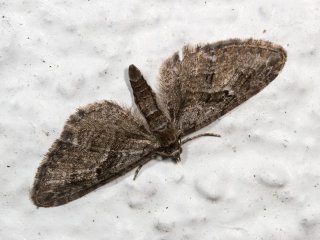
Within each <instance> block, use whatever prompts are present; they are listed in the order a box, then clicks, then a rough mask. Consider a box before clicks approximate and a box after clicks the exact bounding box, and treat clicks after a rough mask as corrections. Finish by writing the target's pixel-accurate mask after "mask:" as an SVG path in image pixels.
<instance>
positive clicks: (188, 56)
mask: <svg viewBox="0 0 320 240" xmlns="http://www.w3.org/2000/svg"><path fill="white" fill-rule="evenodd" d="M286 58H287V55H286V51H285V50H284V49H283V48H282V47H281V46H279V45H276V44H273V43H271V42H268V41H262V40H253V39H248V40H238V39H230V40H226V41H220V42H216V43H213V44H206V45H196V46H190V45H187V46H185V47H184V48H183V58H182V60H180V59H179V55H178V53H175V54H174V55H173V56H172V57H171V58H169V59H167V60H166V61H165V62H164V64H163V65H162V67H161V69H160V94H161V98H162V101H163V104H164V105H165V107H166V108H167V109H168V111H169V114H170V117H171V119H172V121H173V122H174V123H175V126H176V128H178V129H180V131H181V132H182V133H181V136H185V135H187V134H190V133H192V132H194V131H196V130H198V129H200V128H202V127H204V126H206V125H208V124H210V123H211V122H213V121H214V120H216V119H217V118H219V117H220V116H222V115H224V114H225V113H227V112H228V111H230V110H232V109H233V108H235V107H236V106H238V105H240V104H241V103H242V102H244V101H246V100H247V99H249V98H250V97H252V96H253V95H255V94H256V93H258V92H259V91H261V90H262V89H263V88H264V87H266V86H267V85H268V84H269V83H270V82H271V81H272V80H273V79H275V78H276V77H277V75H278V73H279V72H280V71H281V69H282V68H283V66H284V64H285V62H286Z"/></svg>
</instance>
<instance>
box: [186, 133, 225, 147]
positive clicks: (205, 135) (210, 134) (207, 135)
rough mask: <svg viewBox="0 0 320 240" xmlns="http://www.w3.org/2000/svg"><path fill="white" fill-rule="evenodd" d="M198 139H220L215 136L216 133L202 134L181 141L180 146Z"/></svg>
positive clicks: (218, 135) (217, 135)
mask: <svg viewBox="0 0 320 240" xmlns="http://www.w3.org/2000/svg"><path fill="white" fill-rule="evenodd" d="M199 137H221V135H220V134H216V133H202V134H199V135H196V136H193V137H189V138H186V139H184V140H182V144H185V143H186V142H189V141H191V140H193V139H196V138H199Z"/></svg>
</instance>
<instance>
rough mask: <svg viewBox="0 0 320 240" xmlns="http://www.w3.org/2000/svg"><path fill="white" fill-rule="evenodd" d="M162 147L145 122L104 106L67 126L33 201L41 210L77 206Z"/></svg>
mask: <svg viewBox="0 0 320 240" xmlns="http://www.w3.org/2000/svg"><path fill="white" fill-rule="evenodd" d="M157 147H158V142H157V140H156V139H155V137H153V136H152V135H151V134H150V132H149V131H148V130H146V128H145V127H144V123H143V121H142V120H140V119H139V118H137V117H135V116H133V115H132V114H131V112H130V111H129V110H126V109H123V108H121V107H120V106H118V105H117V104H114V103H112V102H108V101H104V102H102V103H95V104H91V105H88V106H86V107H84V108H81V109H79V110H78V111H77V113H76V114H74V115H72V116H71V117H70V118H69V120H68V121H67V122H66V124H65V127H64V130H63V132H62V133H61V136H60V138H59V139H58V140H56V141H55V142H54V144H53V145H52V147H51V148H50V150H49V152H48V154H47V155H46V156H45V158H44V160H43V161H42V164H41V165H40V167H39V168H38V172H37V174H36V178H35V182H34V186H33V189H32V193H31V197H32V200H33V201H34V203H35V204H36V205H37V206H41V207H52V206H58V205H61V204H65V203H67V202H69V201H72V200H75V199H77V198H79V197H81V196H83V195H85V194H87V193H88V192H90V191H92V190H94V189H96V188H98V187H99V186H101V185H103V184H105V183H107V182H109V181H111V180H113V179H115V178H117V177H119V176H121V175H123V174H125V173H126V172H128V171H130V170H131V169H133V168H135V167H138V166H139V165H141V164H143V163H145V162H146V161H148V160H149V159H150V158H151V157H150V153H152V152H153V150H154V149H155V148H157Z"/></svg>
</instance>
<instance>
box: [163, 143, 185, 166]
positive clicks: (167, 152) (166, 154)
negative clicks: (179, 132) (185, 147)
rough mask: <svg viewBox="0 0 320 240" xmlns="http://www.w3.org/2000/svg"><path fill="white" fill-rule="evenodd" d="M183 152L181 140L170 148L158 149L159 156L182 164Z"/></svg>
mask: <svg viewBox="0 0 320 240" xmlns="http://www.w3.org/2000/svg"><path fill="white" fill-rule="evenodd" d="M181 152H182V148H181V140H180V139H178V140H177V141H176V142H173V143H172V144H170V145H169V146H166V147H162V148H160V149H158V151H157V154H158V155H160V156H161V157H163V158H166V159H167V158H170V159H172V160H173V161H174V162H180V160H181V159H180V154H181Z"/></svg>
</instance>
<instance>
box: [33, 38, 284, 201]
mask: <svg viewBox="0 0 320 240" xmlns="http://www.w3.org/2000/svg"><path fill="white" fill-rule="evenodd" d="M286 58H287V56H286V51H285V50H284V49H283V48H282V47H281V46H279V45H276V44H273V43H271V42H268V41H263V40H254V39H248V40H238V39H231V40H226V41H220V42H216V43H213V44H206V45H196V46H190V45H187V46H185V47H184V48H183V56H182V59H180V57H179V55H178V53H174V54H173V55H172V56H171V57H170V58H168V59H167V60H166V61H165V62H164V63H163V64H162V66H161V69H160V92H159V94H158V96H157V95H156V93H155V92H154V91H153V90H152V89H151V87H150V86H149V85H148V83H147V82H146V80H145V79H144V77H143V76H142V74H141V72H140V71H139V70H138V68H137V67H135V66H134V65H130V66H129V79H130V84H131V87H132V90H133V95H134V100H135V103H136V105H137V107H138V109H139V111H140V114H138V113H132V112H131V111H130V110H129V109H126V108H123V107H120V106H119V105H118V104H116V103H114V102H110V101H103V102H99V103H93V104H89V105H87V106H85V107H82V108H79V109H78V110H77V112H76V113H75V114H73V115H71V116H70V118H69V119H68V120H67V122H66V123H65V126H64V129H63V131H62V133H61V135H60V138H59V139H57V140H56V141H55V142H54V143H53V145H52V146H51V148H50V149H49V152H48V153H47V154H46V156H45V157H44V159H43V161H42V163H41V165H40V167H39V168H38V171H37V173H36V176H35V181H34V185H33V189H32V191H31V198H32V200H33V202H34V204H35V205H36V206H39V207H53V206H59V205H62V204H65V203H68V202H70V201H73V200H75V199H77V198H80V197H81V196H83V195H85V194H87V193H89V192H91V191H93V190H95V189H96V188H98V187H100V186H102V185H103V184H106V183H107V182H110V181H112V180H114V179H115V178H117V177H119V176H122V175H124V174H125V173H127V172H128V171H130V170H132V169H134V168H137V171H136V173H137V172H138V170H139V169H140V168H141V166H142V165H143V164H145V163H146V162H148V161H149V160H151V159H153V158H155V157H156V156H160V157H162V158H164V159H168V158H169V159H172V160H173V161H175V162H178V161H180V154H181V151H182V148H181V145H182V144H184V143H186V142H188V141H190V140H192V139H194V138H196V137H200V136H218V135H216V134H210V133H208V134H200V135H198V136H195V137H192V138H185V137H186V136H187V135H188V134H190V133H193V132H195V131H197V130H198V129H200V128H202V127H204V126H206V125H208V124H210V123H211V122H213V121H215V120H216V119H217V118H219V117H220V116H222V115H224V114H225V113H227V112H229V111H230V110H232V109H233V108H235V107H237V106H238V105H240V104H241V103H243V102H244V101H246V100H247V99H249V98H250V97H252V96H253V95H255V94H256V93H258V92H259V91H261V90H262V89H263V88H264V87H265V86H267V85H268V84H269V83H270V82H271V81H272V80H273V79H275V78H276V77H277V75H278V74H279V72H280V71H281V69H282V68H283V66H284V64H285V62H286ZM135 176H136V175H135Z"/></svg>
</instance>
